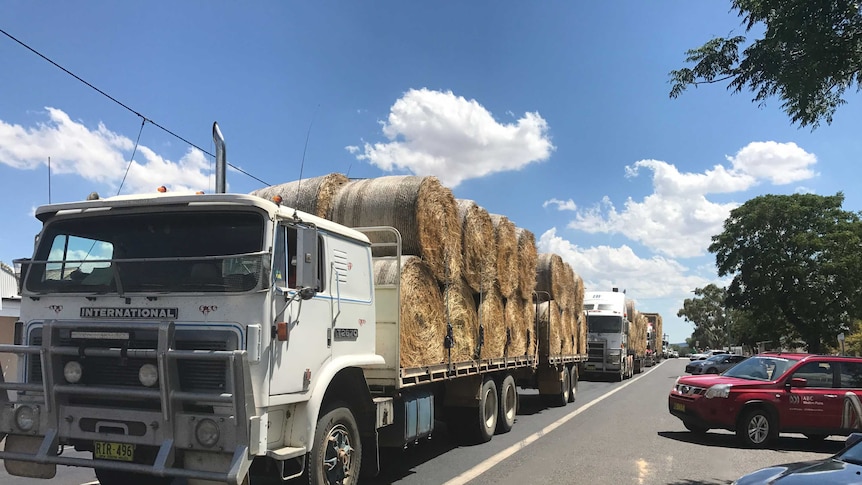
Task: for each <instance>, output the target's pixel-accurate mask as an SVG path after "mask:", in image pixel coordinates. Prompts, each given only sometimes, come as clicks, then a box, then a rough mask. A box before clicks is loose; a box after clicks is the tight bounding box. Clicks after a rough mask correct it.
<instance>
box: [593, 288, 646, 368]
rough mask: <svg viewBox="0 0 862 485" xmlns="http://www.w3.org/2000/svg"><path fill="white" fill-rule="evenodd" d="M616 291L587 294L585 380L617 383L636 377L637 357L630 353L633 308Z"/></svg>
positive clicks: (624, 296) (633, 316)
mask: <svg viewBox="0 0 862 485" xmlns="http://www.w3.org/2000/svg"><path fill="white" fill-rule="evenodd" d="M630 301H631V300H627V299H626V295H625V293H621V292H620V291H619V289H618V288H613V290H612V291H587V292H585V294H584V312H585V313H586V321H587V361H586V362H585V363H584V377H585V378H586V377H593V376H596V377H610V378H612V379H614V380H617V381H622V380H623V379H628V378H630V377H632V376H633V375H634V374H635V365H636V360H637V358H638V356H637V355H636V353H635V352H634V351H633V349H632V351H631V352H630V349H631V347H632V344H634V340H635V337H633V336H632V334H633V333H634V325H633V320H634V318H635V314H634V307H633V304H629V302H630Z"/></svg>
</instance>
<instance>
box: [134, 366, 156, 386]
mask: <svg viewBox="0 0 862 485" xmlns="http://www.w3.org/2000/svg"><path fill="white" fill-rule="evenodd" d="M138 380H139V381H141V384H143V385H144V386H145V387H153V386H155V385H156V383H157V382H159V369H158V368H156V366H154V365H153V364H144V365H142V366H141V368H140V369H138Z"/></svg>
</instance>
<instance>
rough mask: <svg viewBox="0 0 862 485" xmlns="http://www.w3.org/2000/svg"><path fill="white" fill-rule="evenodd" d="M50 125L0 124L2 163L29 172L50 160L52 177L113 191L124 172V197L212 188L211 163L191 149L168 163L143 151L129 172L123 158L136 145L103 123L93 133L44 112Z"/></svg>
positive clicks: (57, 113) (56, 111) (56, 112)
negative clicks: (158, 190)
mask: <svg viewBox="0 0 862 485" xmlns="http://www.w3.org/2000/svg"><path fill="white" fill-rule="evenodd" d="M45 109H46V110H47V112H48V116H49V121H48V122H46V123H38V124H37V125H36V126H35V127H33V128H25V127H22V126H20V125H13V124H9V123H6V122H4V121H2V120H0V163H3V164H5V165H9V166H10V167H13V168H17V169H22V170H32V169H35V168H38V167H41V166H43V165H45V164H47V160H48V157H51V172H52V173H53V174H76V175H78V176H80V177H81V178H83V179H85V180H88V181H92V182H97V183H100V184H103V185H105V186H107V187H109V188H110V189H111V190H112V191H116V189H117V188H118V187H119V185H120V182H121V181H122V180H123V177H124V175H125V174H126V169H127V168H128V175H126V180H125V183H124V186H123V190H122V192H123V193H133V192H151V191H152V190H154V189H155V187H158V186H159V185H164V186H166V187H168V188H169V189H170V191H172V192H185V191H194V190H204V189H207V188H208V187H212V186H213V183H212V182H211V179H212V178H213V177H214V176H213V175H212V173H211V170H210V167H209V163H208V161H207V160H206V158H205V156H204V154H203V153H202V152H200V151H199V150H197V149H194V148H190V149H189V150H188V151H187V152H186V154H185V155H184V156H183V157H182V158H181V159H180V160H179V161H178V162H172V161H170V160H166V159H164V158H162V157H161V156H159V155H157V154H156V153H155V152H153V151H152V150H150V149H149V148H147V147H146V146H143V145H138V148H137V157H140V158H142V159H143V161H139V160H137V159H136V160H133V161H132V164H131V166H129V164H128V160H127V157H128V156H130V155H131V151H132V149H133V148H134V143H133V142H132V140H130V139H129V138H126V137H124V136H122V135H118V134H116V133H114V132H112V131H110V130H109V129H108V128H107V127H106V126H105V125H104V124H103V123H99V125H98V127H97V128H96V129H94V130H91V129H89V128H88V127H86V126H85V125H84V124H83V123H80V122H75V121H72V119H71V118H70V117H69V116H68V115H67V114H66V113H64V112H63V111H61V110H59V109H56V108H50V107H48V108H45Z"/></svg>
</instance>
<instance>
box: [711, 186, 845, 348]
mask: <svg viewBox="0 0 862 485" xmlns="http://www.w3.org/2000/svg"><path fill="white" fill-rule="evenodd" d="M843 201H844V195H843V194H841V193H838V194H836V195H833V196H820V195H814V194H794V195H764V196H760V197H756V198H754V199H751V200H749V201H748V202H746V203H745V204H743V205H742V206H740V207H738V208H736V209H734V210H733V211H731V213H730V217H728V219H727V220H725V221H724V230H723V232H722V233H721V234H719V235H717V236H713V238H712V244H711V245H710V246H709V251H710V252H712V253H715V260H716V266H717V268H718V274H719V275H720V276H726V275H733V280H732V282H731V284H730V287H729V288H728V290H727V303H728V305H729V306H730V307H732V308H737V309H742V310H746V311H748V312H750V314H751V317H752V319H753V320H755V321H756V322H757V326H758V327H759V328H761V329H764V328H770V327H771V328H773V330H774V331H775V332H776V333H783V334H784V335H783V336H784V337H785V338H794V337H797V336H798V337H799V338H801V340H802V341H803V342H805V344H807V347H808V350H809V352H815V353H816V352H820V350H821V344H822V343H827V344H834V342H835V339H836V336H837V334H838V333H839V332H841V331H842V330H844V329H846V328H847V326H848V325H849V324H850V323H851V322H852V321H853V319H854V318H857V317H859V316H860V313H862V278H860V277H859V276H860V274H862V222H860V219H859V214H857V213H853V212H847V211H844V210H842V209H841V204H842V203H843Z"/></svg>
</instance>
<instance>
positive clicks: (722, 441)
mask: <svg viewBox="0 0 862 485" xmlns="http://www.w3.org/2000/svg"><path fill="white" fill-rule="evenodd" d="M658 435H659V436H661V437H662V438H668V439H672V440H675V441H681V442H684V443H694V444H698V445H706V446H720V447H722V448H736V449H747V448H748V447H747V446H745V445H744V444H743V443H741V442H740V441H739V439H737V437H736V435H735V434H731V433H692V432H690V431H659V432H658ZM766 448H767V449H770V450H775V451H808V452H814V453H829V454H833V453H837V452H838V451H839V450H841V448H844V441H843V440H841V441H838V440H824V441H811V440H809V439H808V438H805V437H802V436H799V437H794V436H780V437H779V438H778V439H776V440H774V441H773V442H772V443H770V445H769V446H767V447H766ZM692 483H700V482H692Z"/></svg>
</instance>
